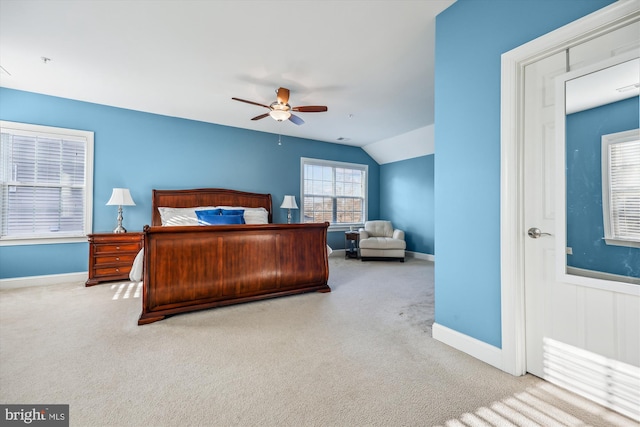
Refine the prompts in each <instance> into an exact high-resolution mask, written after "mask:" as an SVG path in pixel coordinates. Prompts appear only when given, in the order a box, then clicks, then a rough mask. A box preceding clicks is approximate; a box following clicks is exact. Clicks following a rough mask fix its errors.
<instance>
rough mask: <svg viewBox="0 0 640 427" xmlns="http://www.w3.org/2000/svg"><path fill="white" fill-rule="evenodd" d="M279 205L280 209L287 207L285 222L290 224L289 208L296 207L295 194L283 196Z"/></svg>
mask: <svg viewBox="0 0 640 427" xmlns="http://www.w3.org/2000/svg"><path fill="white" fill-rule="evenodd" d="M280 207H281V208H282V209H287V224H291V209H298V204H297V203H296V196H284V200H283V201H282V204H281V205H280Z"/></svg>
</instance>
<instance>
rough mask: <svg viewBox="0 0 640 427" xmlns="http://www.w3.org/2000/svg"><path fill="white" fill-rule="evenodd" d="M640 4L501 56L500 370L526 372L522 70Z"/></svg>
mask: <svg viewBox="0 0 640 427" xmlns="http://www.w3.org/2000/svg"><path fill="white" fill-rule="evenodd" d="M638 16H640V0H619V1H617V2H615V3H612V4H611V5H609V6H606V7H604V8H602V9H600V10H598V11H596V12H593V13H591V14H589V15H587V16H585V17H583V18H580V19H578V20H576V21H574V22H571V23H569V24H567V25H565V26H563V27H561V28H559V29H557V30H554V31H552V32H550V33H548V34H545V35H544V36H541V37H539V38H537V39H535V40H532V41H530V42H528V43H526V44H524V45H522V46H519V47H517V48H515V49H513V50H511V51H509V52H506V53H504V54H503V55H502V62H501V69H502V77H501V96H500V98H501V99H500V101H501V102H500V105H501V107H500V119H501V125H500V262H501V267H500V276H501V277H500V278H501V315H502V321H501V324H502V352H501V353H502V370H503V371H505V372H508V373H510V374H512V375H524V374H525V373H526V366H527V363H526V362H527V359H526V348H525V346H526V341H525V338H526V336H525V326H526V325H525V299H524V295H525V274H524V258H525V251H524V243H525V238H526V235H527V234H526V231H525V224H524V156H523V152H524V69H525V67H526V66H527V65H529V64H532V63H534V62H536V61H539V60H540V59H543V58H546V57H548V56H550V55H554V54H556V53H558V52H562V51H565V50H567V49H569V48H571V47H573V46H575V45H578V44H580V43H583V42H585V41H587V40H590V39H593V38H596V37H598V36H600V35H602V34H606V33H608V32H610V31H612V30H614V29H616V28H620V27H623V26H624V25H626V24H628V23H629V22H631V21H633V20H635V19H637V18H638Z"/></svg>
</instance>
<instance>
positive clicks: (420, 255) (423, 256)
mask: <svg viewBox="0 0 640 427" xmlns="http://www.w3.org/2000/svg"><path fill="white" fill-rule="evenodd" d="M405 255H406V256H408V257H411V258H416V259H423V260H426V261H432V262H435V261H436V256H435V255H431V254H424V253H422V252H411V251H406V252H405Z"/></svg>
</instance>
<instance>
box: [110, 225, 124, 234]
mask: <svg viewBox="0 0 640 427" xmlns="http://www.w3.org/2000/svg"><path fill="white" fill-rule="evenodd" d="M113 232H114V233H126V232H127V230H125V228H124V227H123V226H122V225H118V226H117V227H116V229H115V230H113Z"/></svg>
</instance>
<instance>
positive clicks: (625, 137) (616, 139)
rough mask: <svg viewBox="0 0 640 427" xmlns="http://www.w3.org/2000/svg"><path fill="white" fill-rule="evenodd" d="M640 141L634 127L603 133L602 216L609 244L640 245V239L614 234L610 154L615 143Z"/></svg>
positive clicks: (638, 132)
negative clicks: (610, 149) (622, 130)
mask: <svg viewBox="0 0 640 427" xmlns="http://www.w3.org/2000/svg"><path fill="white" fill-rule="evenodd" d="M635 141H639V142H640V129H632V130H628V131H624V132H616V133H611V134H607V135H602V138H601V144H602V145H601V147H602V158H601V162H602V218H603V223H604V240H605V242H606V244H607V245H615V246H628V247H640V239H639V240H637V241H636V240H629V239H622V238H620V237H619V236H616V235H615V234H614V232H613V231H614V230H613V218H612V215H613V212H612V207H611V184H610V180H609V171H610V163H611V161H610V156H609V147H610V146H611V145H613V144H620V143H625V142H635Z"/></svg>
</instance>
